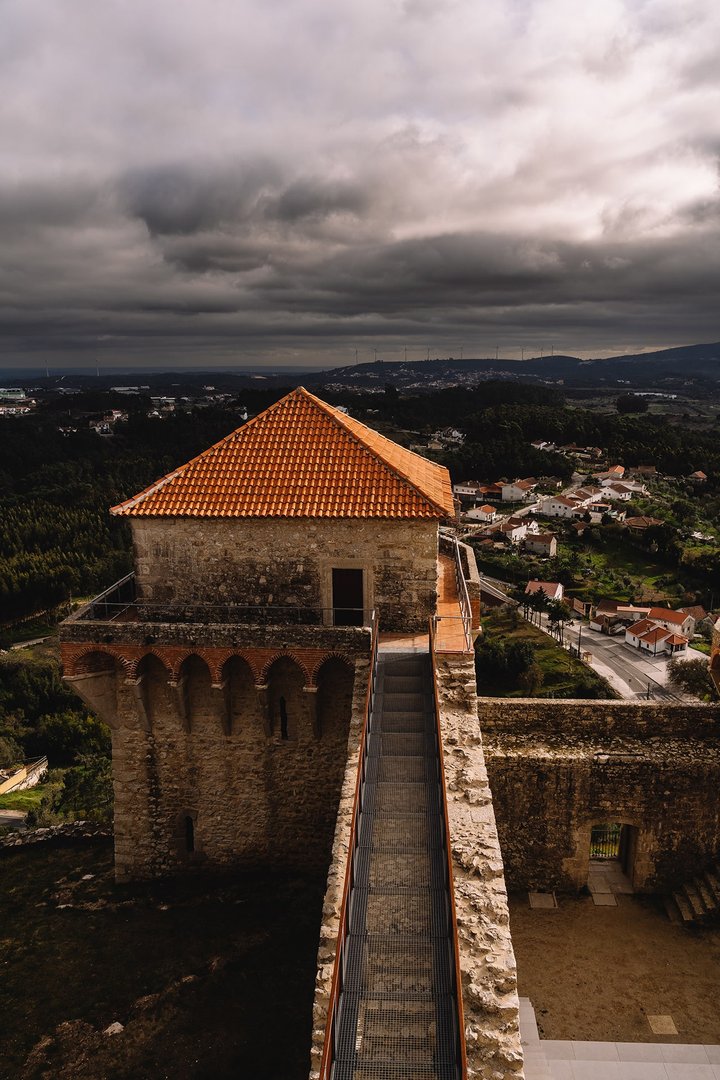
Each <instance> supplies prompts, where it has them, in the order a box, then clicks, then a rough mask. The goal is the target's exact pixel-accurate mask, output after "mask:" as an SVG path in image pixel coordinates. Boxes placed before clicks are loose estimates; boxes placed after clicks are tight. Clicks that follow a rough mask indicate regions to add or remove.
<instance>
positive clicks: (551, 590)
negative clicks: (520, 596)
mask: <svg viewBox="0 0 720 1080" xmlns="http://www.w3.org/2000/svg"><path fill="white" fill-rule="evenodd" d="M540 592H542V593H545V597H546V599H548V600H562V598H563V596H564V595H565V590H564V588H563V586H562V584H561V583H560V582H559V581H528V583H527V585H526V586H525V595H526V596H535V595H536V594H537V593H540Z"/></svg>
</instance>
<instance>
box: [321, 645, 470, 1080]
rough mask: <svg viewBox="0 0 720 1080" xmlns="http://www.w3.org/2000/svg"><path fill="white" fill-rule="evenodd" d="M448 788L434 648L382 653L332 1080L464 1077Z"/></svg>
mask: <svg viewBox="0 0 720 1080" xmlns="http://www.w3.org/2000/svg"><path fill="white" fill-rule="evenodd" d="M440 799H441V795H440V784H439V758H438V751H437V738H436V733H435V719H434V712H433V702H432V683H431V678H430V661H429V657H428V656H427V655H421V656H413V657H409V658H393V657H392V656H391V655H387V656H383V654H382V653H381V654H380V659H379V664H378V688H377V692H376V698H375V708H374V711H373V716H372V720H371V723H370V727H369V731H368V757H367V767H366V778H365V783H364V785H363V790H362V794H361V808H362V810H361V813H360V816H359V820H358V847H357V850H356V853H355V865H354V871H355V873H354V880H355V887H354V889H353V891H352V895H351V899H350V909H349V936H348V938H347V942H346V948H345V957H344V960H345V963H344V979H343V992H342V996H341V999H340V1011H339V1020H338V1025H337V1030H336V1045H335V1058H334V1064H333V1071H332V1077H333V1080H393V1078H397V1080H430V1078H434V1080H458V1077H459V1069H458V1065H457V1061H456V1051H457V1038H458V1033H457V1003H456V998H455V992H454V986H453V970H454V969H453V959H452V957H453V953H452V942H451V937H450V934H451V925H450V908H449V898H448V893H447V865H446V858H447V856H446V851H445V838H444V826H443V818H442V813H441V802H440Z"/></svg>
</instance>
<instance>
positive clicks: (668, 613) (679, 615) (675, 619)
mask: <svg viewBox="0 0 720 1080" xmlns="http://www.w3.org/2000/svg"><path fill="white" fill-rule="evenodd" d="M648 618H650V619H655V620H656V621H657V620H658V619H661V620H662V621H663V622H671V623H675V625H676V626H682V624H683V623H684V622H685V620H686V619H687V615H686V614H685V612H684V611H672V610H671V609H670V608H664V607H654V608H650V611H649V612H648Z"/></svg>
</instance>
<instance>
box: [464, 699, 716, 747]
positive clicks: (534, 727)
mask: <svg viewBox="0 0 720 1080" xmlns="http://www.w3.org/2000/svg"><path fill="white" fill-rule="evenodd" d="M478 717H479V719H480V727H481V729H482V731H483V732H484V733H487V734H488V735H493V736H494V734H495V733H496V732H497V733H498V734H499V733H502V732H505V733H508V734H513V735H516V736H522V737H524V738H531V739H532V738H535V737H537V736H543V737H545V736H548V737H549V736H553V737H554V736H560V737H561V738H562V739H563V740H564V741H565V740H567V739H568V738H569V739H570V740H574V739H576V738H579V737H590V738H601V739H602V740H604V741H606V740H607V739H614V738H625V737H631V738H637V737H640V736H643V737H644V736H648V737H653V738H657V739H660V738H663V739H666V738H673V737H675V738H677V737H681V738H693V739H702V740H710V741H713V740H716V739H720V706H717V705H701V704H697V705H686V704H684V703H683V704H672V705H668V704H665V703H658V702H654V701H632V702H630V701H614V700H613V701H610V700H604V701H588V700H584V699H581V700H562V701H557V700H554V699H552V700H548V699H545V700H542V699H538V698H479V699H478Z"/></svg>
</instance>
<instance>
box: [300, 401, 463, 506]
mask: <svg viewBox="0 0 720 1080" xmlns="http://www.w3.org/2000/svg"><path fill="white" fill-rule="evenodd" d="M293 392H294V393H297V392H302V394H304V395H305V396H306V397H307V398H309V399H310V401H312V402H313V404H315V405H316V406H318V407H319V408H320V409H321V410H322V412H324V413H325V414H326V415H327V416H328V417H329V418H330V419H331V420H332V421H333V422H334V423H335V424H337V426H338V427H339V428H341V429H342V431H343V432H344V433H345V434H346V435H349V436H350V438H352V439H354V440H355V442H356V443H357V444H358V445H359V446H362V448H363V449H364V450H365V451H366V452H367V453H369V454H371V455H372V456H373V457H374V458H375V459H376V460H379V461H381V462H382V464H383V466H384V467H385V468H386V469H388V470H389V471H390V472H392V473H394V475H395V476H396V477H398V478H399V479H400V480H402V481H403V482H404V483H405V484H408V485H409V487H411V488H412V489H413V491H414V492H415V493H416V494H417V495H419V496H420V498H421V499H424V500H425V502H426V503H428V504H429V505H430V506H432V507H433V508H434V509H435V510H440V512H441V513H442V515H443V517H447V516H448V515H447V510H446V509H445V507H444V506H441V504H440V503H437V502H435V500H434V499H431V498H430V496H429V495H428V494H427V493H426V492H424V491H422V490H421V489H420V488H419V487H418V486H417V484H416V483H415V482H414V481H413V480H411V479H410V477H409V476H407V474H406V473H404V472H403V470H402V469H399V468H398V467H397V465H393V464H391V462H389V461H388V460H387V459H386V458H384V457H383V456H382V455H381V454H379V453H378V452H377V450H375V449H374V448H373V447H372V446H369V445H368V444H367V443H366V442H365V441H364V440H363V439H361V438H360V436H359V435H358V433H357V432H355V431H353V429H352V428H351V427H349V426H348V425H346V424H345V423H344V415H343V413H341V412H339V410H338V409H336V408H335V407H334V406H333V405H330V404H329V403H328V402H327V401H323V400H322V398H319V397H316V396H315V394H313V393H312V392H311V391H310V390H306V389H305V387H304V386H298V387H297V390H296V391H293ZM349 419H352V421H353V423H354V424H359V425H360V427H362V428H365V430H366V431H370V432H372V433H373V435H375V436H376V438H378V439H382V440H383V442H388V443H390V444H391V445H396V446H398V447H399V448H400V449H401V450H404V451H405V453H406V454H413V453H414V452H413V451H412V450H408V449H407V447H405V446H400V444H399V443H397V444H393V443H392V440H391V439H388V438H387V437H386V436H385V435H383V434H382V433H381V432H379V431H375V430H374V429H373V428H370V427H368V425H367V424H363V422H362V420H356V419H355V417H354V416H353V417H350V418H349ZM414 456H415V457H417V458H418V459H419V460H420V461H425V462H427V463H428V465H434V464H436V463H435V462H433V461H429V460H428V458H423V457H421V456H420V454H415V455H414Z"/></svg>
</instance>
